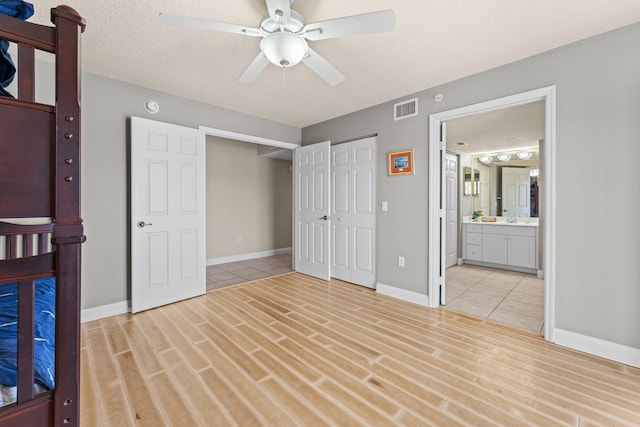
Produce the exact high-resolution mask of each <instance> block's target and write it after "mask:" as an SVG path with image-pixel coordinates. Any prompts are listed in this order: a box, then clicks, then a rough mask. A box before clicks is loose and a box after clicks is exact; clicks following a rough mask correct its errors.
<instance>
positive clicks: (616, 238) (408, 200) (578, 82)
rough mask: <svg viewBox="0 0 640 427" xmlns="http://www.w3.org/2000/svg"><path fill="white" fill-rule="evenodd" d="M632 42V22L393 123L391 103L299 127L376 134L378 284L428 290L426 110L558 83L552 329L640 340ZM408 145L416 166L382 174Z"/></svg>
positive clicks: (314, 134) (315, 134)
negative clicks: (410, 171) (384, 205)
mask: <svg viewBox="0 0 640 427" xmlns="http://www.w3.org/2000/svg"><path fill="white" fill-rule="evenodd" d="M638 40H640V24H634V25H632V26H629V27H625V28H622V29H620V30H616V31H613V32H610V33H606V34H603V35H600V36H597V37H594V38H591V39H587V40H583V41H581V42H578V43H574V44H571V45H568V46H565V47H562V48H559V49H555V50H553V51H549V52H546V53H543V54H541V55H537V56H534V57H531V58H528V59H525V60H522V61H518V62H516V63H513V64H509V65H506V66H503V67H500V68H497V69H493V70H490V71H486V72H483V73H480V74H476V75H473V76H470V77H467V78H464V79H461V80H457V81H454V82H451V83H448V84H445V85H442V86H438V87H435V88H432V89H428V90H425V91H423V92H420V93H418V94H417V95H408V96H407V97H406V98H410V97H413V96H418V98H419V111H420V116H419V117H417V118H410V119H405V120H400V121H398V122H393V103H394V102H398V100H395V101H391V102H389V103H386V104H382V105H378V106H375V107H372V108H369V109H366V110H363V111H359V112H355V113H352V114H349V115H347V116H343V117H339V118H336V119H334V120H330V121H327V122H324V123H319V124H316V125H314V126H310V127H307V128H304V129H303V130H302V141H303V144H310V143H314V142H318V141H323V140H332V141H340V140H347V139H353V138H357V137H359V136H364V135H370V134H374V133H377V134H378V144H379V147H378V164H377V167H378V177H377V182H378V194H377V200H388V201H389V211H388V212H380V213H379V215H378V239H379V240H378V280H379V282H381V283H384V284H388V285H391V286H396V287H398V288H402V289H406V290H409V291H413V292H418V293H422V294H426V293H427V273H428V271H427V259H428V253H427V239H428V238H429V236H428V234H427V207H428V206H427V205H428V203H427V202H428V174H427V164H428V163H427V162H428V149H427V148H428V147H427V143H428V115H429V114H431V113H437V112H441V111H447V110H450V109H453V108H458V107H462V106H466V105H470V104H475V103H478V102H482V101H487V100H490V99H495V98H500V97H504V96H508V95H512V94H515V93H521V92H525V91H529V90H533V89H537V88H541V87H546V86H550V85H556V87H557V116H556V119H557V124H556V131H557V139H556V141H557V146H556V162H557V163H556V164H557V166H556V196H557V200H556V202H557V203H556V206H557V212H556V221H557V222H556V226H557V234H556V249H557V254H556V260H557V269H556V295H555V296H556V325H554V326H555V327H556V328H561V329H565V330H568V331H572V332H575V333H578V334H583V335H587V336H591V337H595V338H600V339H603V340H606V341H610V342H614V343H619V344H622V345H626V346H630V347H633V348H640V279H639V276H638V269H637V260H638V259H640V238H638V236H640V225H639V224H640V221H638V219H637V217H638V213H639V212H640V196H639V194H640V193H639V192H638V190H637V183H636V182H637V171H638V163H639V162H640V52H639V49H640V47H639V46H638ZM434 66H437V64H434ZM381 84H384V82H381ZM437 93H442V94H443V95H444V100H443V101H442V102H440V103H436V102H435V101H434V99H433V97H434V95H435V94H437ZM406 98H402V99H406ZM409 147H415V156H416V159H415V160H416V165H415V167H416V174H415V175H413V176H400V177H388V176H387V175H386V164H385V163H386V158H385V154H386V153H387V152H389V151H393V150H396V149H403V148H409ZM398 255H404V256H405V258H406V267H405V268H399V267H397V263H396V260H397V257H398Z"/></svg>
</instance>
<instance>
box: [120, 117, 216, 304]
mask: <svg viewBox="0 0 640 427" xmlns="http://www.w3.org/2000/svg"><path fill="white" fill-rule="evenodd" d="M204 149H205V138H204V134H201V133H200V132H199V131H198V130H197V129H191V128H185V127H182V126H176V125H171V124H168V123H162V122H156V121H153V120H147V119H142V118H138V117H132V118H131V197H132V200H131V209H132V212H131V246H132V247H131V268H132V284H131V310H132V312H134V313H135V312H138V311H142V310H147V309H150V308H153V307H157V306H160V305H164V304H169V303H172V302H175V301H179V300H182V299H186V298H191V297H194V296H197V295H201V294H203V293H205V292H206V265H205V262H206V254H205V236H206V233H205V188H204V187H205V153H204Z"/></svg>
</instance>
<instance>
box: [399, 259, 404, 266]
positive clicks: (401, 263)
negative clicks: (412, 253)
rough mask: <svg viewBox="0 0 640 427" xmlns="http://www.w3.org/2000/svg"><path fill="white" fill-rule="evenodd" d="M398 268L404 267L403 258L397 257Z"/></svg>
mask: <svg viewBox="0 0 640 427" xmlns="http://www.w3.org/2000/svg"><path fill="white" fill-rule="evenodd" d="M398 267H404V257H403V256H399V257H398Z"/></svg>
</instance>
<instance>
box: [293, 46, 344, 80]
mask: <svg viewBox="0 0 640 427" xmlns="http://www.w3.org/2000/svg"><path fill="white" fill-rule="evenodd" d="M302 62H303V63H304V65H306V66H307V67H309V68H311V71H313V72H314V73H316V74H317V75H319V76H320V77H322V79H323V80H324V81H326V82H327V83H329V85H331V86H336V85H339V84H340V83H342V82H343V81H344V79H345V77H344V76H343V75H342V74H341V73H340V71H338V70H336V69H335V68H334V67H333V65H331V64H329V62H328V61H327V60H326V59H324V58H323V57H322V56H320V55H319V54H318V52H316V51H315V50H313V49H311V48H309V54H308V55H307V56H306V57H305V58H304V59H303V60H302Z"/></svg>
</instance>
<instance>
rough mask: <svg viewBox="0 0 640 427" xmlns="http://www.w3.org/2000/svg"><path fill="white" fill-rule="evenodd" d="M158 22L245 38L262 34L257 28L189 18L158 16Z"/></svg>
mask: <svg viewBox="0 0 640 427" xmlns="http://www.w3.org/2000/svg"><path fill="white" fill-rule="evenodd" d="M160 20H161V21H162V22H164V23H165V24H167V25H174V26H177V27H187V28H203V29H205V30H213V31H222V32H225V33H234V34H244V35H246V36H254V37H258V36H261V35H262V34H261V33H260V30H259V29H257V28H251V27H245V26H244V25H238V24H228V23H226V22H219V21H211V20H209V19H202V18H192V17H189V16H179V15H169V14H167V13H161V14H160Z"/></svg>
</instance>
